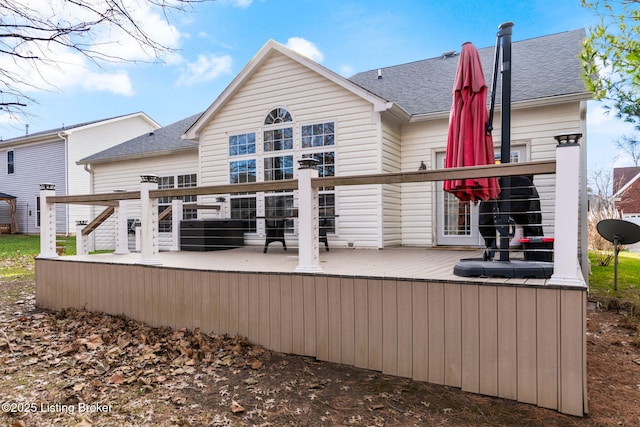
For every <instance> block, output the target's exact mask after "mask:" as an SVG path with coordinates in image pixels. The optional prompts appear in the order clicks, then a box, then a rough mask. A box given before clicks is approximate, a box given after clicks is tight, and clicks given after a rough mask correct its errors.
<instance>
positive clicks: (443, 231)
mask: <svg viewBox="0 0 640 427" xmlns="http://www.w3.org/2000/svg"><path fill="white" fill-rule="evenodd" d="M525 151H526V150H525V146H518V147H512V148H511V163H517V162H519V161H522V160H523V155H524V153H525ZM496 156H497V157H496V158H499V156H500V152H499V151H498V152H496ZM444 158H445V153H438V154H437V155H436V162H437V163H436V164H437V165H438V168H440V169H442V168H444ZM435 196H436V239H437V241H436V243H437V244H438V245H439V246H478V245H483V240H482V237H481V236H480V231H479V228H478V224H479V204H478V203H473V202H463V201H460V200H458V198H457V197H456V196H454V195H453V194H451V193H447V192H446V191H444V190H443V189H442V182H437V183H436V194H435Z"/></svg>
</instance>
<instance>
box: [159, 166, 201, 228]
mask: <svg viewBox="0 0 640 427" xmlns="http://www.w3.org/2000/svg"><path fill="white" fill-rule="evenodd" d="M197 186H198V175H197V174H195V173H193V174H185V175H177V176H161V177H158V189H160V190H162V189H167V188H187V187H197ZM173 199H181V200H182V201H183V203H195V202H197V200H198V197H197V196H179V197H159V198H158V214H161V213H162V211H164V210H165V209H167V208H168V207H169V206H171V200H173ZM196 218H198V210H197V209H189V208H186V209H183V210H182V218H181V219H196ZM171 230H172V226H171V216H168V217H167V218H165V219H163V220H162V221H160V222H159V224H158V231H160V232H164V233H170V232H171Z"/></svg>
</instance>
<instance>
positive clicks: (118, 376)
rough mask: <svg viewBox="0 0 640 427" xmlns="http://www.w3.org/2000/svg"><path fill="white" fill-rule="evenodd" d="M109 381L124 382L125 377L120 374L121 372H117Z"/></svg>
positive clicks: (113, 382)
mask: <svg viewBox="0 0 640 427" xmlns="http://www.w3.org/2000/svg"><path fill="white" fill-rule="evenodd" d="M109 382H110V383H112V384H122V383H123V382H124V377H123V376H122V375H120V373H118V372H116V373H115V374H113V375H111V378H109Z"/></svg>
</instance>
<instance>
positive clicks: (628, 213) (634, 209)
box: [613, 166, 640, 225]
mask: <svg viewBox="0 0 640 427" xmlns="http://www.w3.org/2000/svg"><path fill="white" fill-rule="evenodd" d="M613 200H614V202H615V206H616V209H617V210H618V212H620V214H621V215H622V219H625V220H627V221H631V222H634V223H636V224H638V225H640V167H637V166H631V167H625V168H614V169H613Z"/></svg>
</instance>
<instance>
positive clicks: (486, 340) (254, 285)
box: [36, 258, 587, 416]
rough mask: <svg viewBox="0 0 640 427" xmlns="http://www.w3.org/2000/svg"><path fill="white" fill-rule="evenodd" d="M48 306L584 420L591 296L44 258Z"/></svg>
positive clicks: (41, 277) (43, 292)
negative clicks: (233, 339)
mask: <svg viewBox="0 0 640 427" xmlns="http://www.w3.org/2000/svg"><path fill="white" fill-rule="evenodd" d="M36 303H37V305H38V307H40V308H46V309H52V310H60V309H63V308H68V307H74V308H79V309H82V308H84V309H87V310H92V311H101V312H105V313H108V314H114V315H124V316H127V317H130V318H133V319H136V320H140V321H143V322H145V323H147V324H149V325H152V326H169V327H172V328H188V329H194V328H200V329H201V330H202V331H203V332H205V333H211V334H231V335H235V334H238V335H242V336H246V337H247V338H248V339H249V340H250V341H251V342H253V343H256V344H260V345H262V346H264V347H266V348H268V349H271V350H274V351H278V352H282V353H293V354H299V355H306V356H312V357H316V358H317V359H319V360H325V361H330V362H336V363H343V364H348V365H353V366H357V367H362V368H366V369H371V370H376V371H382V372H383V373H385V374H390V375H397V376H402V377H408V378H413V379H415V380H418V381H426V382H430V383H435V384H443V385H447V386H452V387H458V388H460V389H461V390H464V391H468V392H473V393H480V394H484V395H489V396H496V397H502V398H506V399H512V400H517V401H520V402H526V403H531V404H534V405H538V406H541V407H545V408H550V409H554V410H558V411H560V412H563V413H567V414H572V415H578V416H582V415H584V414H585V413H586V412H587V399H586V338H585V333H586V321H585V319H586V289H584V288H562V287H549V286H521V285H513V284H504V283H502V284H500V283H499V284H492V283H487V282H479V281H477V282H475V283H474V282H470V283H464V282H459V283H455V282H446V281H435V280H432V281H429V280H421V279H396V278H370V277H360V276H341V275H328V274H313V275H312V274H296V273H278V272H270V273H255V272H229V271H210V270H195V269H184V268H175V267H166V266H148V265H140V264H116V263H104V262H97V263H96V262H82V261H77V260H71V261H69V260H65V259H64V258H59V259H36Z"/></svg>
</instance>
